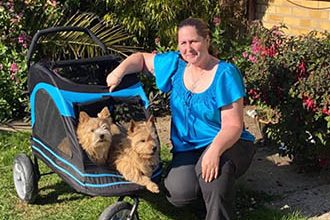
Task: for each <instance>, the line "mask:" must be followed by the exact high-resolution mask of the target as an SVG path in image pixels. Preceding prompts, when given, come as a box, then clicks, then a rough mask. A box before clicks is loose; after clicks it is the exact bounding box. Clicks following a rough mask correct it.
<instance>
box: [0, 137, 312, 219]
mask: <svg viewBox="0 0 330 220" xmlns="http://www.w3.org/2000/svg"><path fill="white" fill-rule="evenodd" d="M0 152H1V153H0V175H1V179H0V188H1V191H0V219H1V220H2V219H24V220H26V219H27V220H32V219H84V220H85V219H97V218H98V217H99V215H100V214H101V213H102V211H103V210H104V209H105V208H106V207H108V206H109V205H111V204H113V203H114V202H115V201H116V199H117V198H115V197H112V198H109V197H91V196H87V195H82V194H79V193H76V192H75V191H74V190H73V189H72V188H71V187H70V186H69V185H67V184H66V183H65V182H63V181H62V179H60V178H59V177H58V176H57V175H56V174H54V175H47V176H43V177H41V179H40V180H39V182H38V187H39V194H38V198H37V200H36V204H33V205H30V204H25V203H23V202H22V201H20V200H19V199H18V197H17V195H16V191H15V187H14V183H13V176H12V162H13V159H14V157H15V156H16V155H17V154H19V153H22V152H24V153H27V154H28V155H31V148H30V133H28V132H18V133H8V132H1V131H0ZM162 159H163V161H164V163H165V164H167V163H168V162H169V160H170V153H169V150H168V149H167V148H165V147H164V148H162ZM40 170H41V173H45V172H48V171H50V170H49V168H48V167H46V166H45V165H44V164H43V163H42V162H41V161H40ZM271 199H272V198H271V197H270V196H268V195H263V194H260V193H255V192H252V191H249V190H247V189H244V187H243V186H238V192H237V213H238V219H241V220H277V219H279V220H303V219H306V218H304V217H301V216H300V215H299V214H297V213H283V212H281V211H278V210H270V209H268V208H266V207H265V206H264V204H265V203H266V202H269V201H271ZM138 212H139V215H140V219H141V220H153V219H164V220H165V219H166V220H170V219H173V220H194V219H197V218H196V217H195V216H194V215H193V213H192V210H189V209H176V208H174V207H173V206H171V205H170V204H169V203H168V202H167V200H166V198H165V196H164V193H160V194H151V193H148V192H146V193H144V194H143V195H142V196H141V198H140V205H139V208H138Z"/></svg>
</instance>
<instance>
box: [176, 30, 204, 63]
mask: <svg viewBox="0 0 330 220" xmlns="http://www.w3.org/2000/svg"><path fill="white" fill-rule="evenodd" d="M178 44H179V45H178V46H179V50H180V53H181V56H182V58H183V59H184V60H185V61H187V62H188V63H191V64H198V63H199V62H200V61H201V60H202V59H203V57H204V56H205V55H207V54H208V47H209V43H208V39H207V38H204V37H202V36H200V35H198V33H197V30H196V28H195V27H193V26H184V27H181V28H180V29H179V31H178Z"/></svg>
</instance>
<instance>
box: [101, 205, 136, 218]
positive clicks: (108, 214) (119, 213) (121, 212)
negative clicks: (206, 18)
mask: <svg viewBox="0 0 330 220" xmlns="http://www.w3.org/2000/svg"><path fill="white" fill-rule="evenodd" d="M132 209H133V206H132V205H131V204H130V203H128V202H122V201H121V202H116V203H115V204H113V205H111V206H109V207H108V208H106V209H105V210H104V211H103V212H102V214H101V215H100V217H99V220H139V217H138V214H137V212H135V213H133V215H131V214H132V213H131V212H132Z"/></svg>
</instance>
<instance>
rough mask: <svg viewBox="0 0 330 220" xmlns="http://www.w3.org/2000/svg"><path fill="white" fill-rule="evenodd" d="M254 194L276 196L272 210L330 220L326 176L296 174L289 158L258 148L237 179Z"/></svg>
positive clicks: (329, 189) (329, 182)
mask: <svg viewBox="0 0 330 220" xmlns="http://www.w3.org/2000/svg"><path fill="white" fill-rule="evenodd" d="M240 183H243V184H244V186H245V187H247V188H248V189H251V190H254V191H260V192H265V193H267V194H269V195H276V197H277V196H278V198H279V199H277V200H275V201H273V202H272V203H271V204H268V206H269V207H271V208H275V209H290V210H297V211H299V212H300V213H301V214H302V215H304V216H306V217H308V218H309V219H313V220H330V173H318V174H306V173H298V172H297V170H296V168H295V167H294V166H293V165H290V159H289V158H287V157H280V156H279V155H278V154H276V153H274V152H273V151H272V150H270V149H269V148H266V147H263V148H258V150H257V153H256V156H255V158H254V161H253V163H252V164H251V167H250V169H249V170H248V172H247V173H246V174H245V175H244V176H243V177H242V178H241V179H240Z"/></svg>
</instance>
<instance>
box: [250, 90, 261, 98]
mask: <svg viewBox="0 0 330 220" xmlns="http://www.w3.org/2000/svg"><path fill="white" fill-rule="evenodd" d="M248 94H249V96H250V97H251V98H252V99H259V98H260V93H259V92H258V91H257V90H255V89H250V90H249V91H248Z"/></svg>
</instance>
